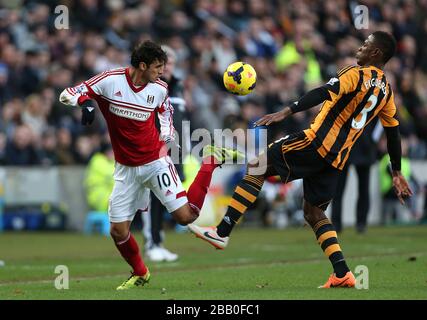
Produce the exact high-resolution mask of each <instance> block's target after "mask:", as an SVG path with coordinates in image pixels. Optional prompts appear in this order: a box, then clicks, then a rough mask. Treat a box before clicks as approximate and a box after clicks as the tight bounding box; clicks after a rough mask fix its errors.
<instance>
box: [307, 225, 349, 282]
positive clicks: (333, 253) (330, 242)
mask: <svg viewBox="0 0 427 320" xmlns="http://www.w3.org/2000/svg"><path fill="white" fill-rule="evenodd" d="M313 231H314V233H315V234H316V238H317V242H318V243H319V244H320V246H321V248H322V250H323V251H324V252H325V254H326V256H327V257H328V258H329V261H331V263H332V267H333V268H334V272H335V274H336V276H337V277H338V278H342V277H343V276H345V274H346V273H347V272H348V271H350V269H349V268H348V266H347V263H346V262H345V259H344V255H343V254H342V251H341V247H340V245H339V244H338V238H337V233H336V232H335V230H334V227H333V225H332V224H331V222H330V221H329V219H327V218H326V219H322V220H320V221H318V222H317V223H316V224H315V225H314V226H313Z"/></svg>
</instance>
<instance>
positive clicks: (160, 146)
mask: <svg viewBox="0 0 427 320" xmlns="http://www.w3.org/2000/svg"><path fill="white" fill-rule="evenodd" d="M166 62H167V56H166V53H165V52H164V51H163V50H162V49H161V47H160V46H159V45H157V44H156V43H154V42H152V41H144V42H143V43H141V44H139V45H138V46H137V47H136V48H135V49H134V50H133V52H132V56H131V66H129V67H127V68H120V69H114V70H110V71H106V72H103V73H101V74H99V75H97V76H94V77H92V78H91V79H89V80H87V81H84V82H83V83H81V84H80V85H78V86H76V87H72V88H66V89H65V90H64V91H63V92H62V93H61V95H60V98H59V99H60V101H61V102H62V103H64V104H67V105H71V106H80V107H82V108H83V118H82V123H83V124H88V123H89V124H90V123H91V122H92V121H93V117H94V116H93V115H94V108H95V105H96V104H95V101H96V102H97V104H98V107H99V109H100V110H101V112H102V114H103V116H104V118H105V120H106V123H107V127H108V131H109V134H110V137H111V144H112V147H113V151H114V157H115V160H116V166H115V171H114V180H115V183H114V188H113V192H112V194H111V196H110V203H109V208H108V215H109V218H110V222H111V229H110V233H111V236H112V238H113V240H114V242H115V245H116V247H117V249H118V250H119V251H120V253H121V255H122V256H123V258H124V259H125V260H126V261H127V262H128V264H129V265H130V266H131V267H132V268H133V271H132V274H131V276H130V277H129V279H127V280H126V281H125V282H123V284H122V285H120V286H119V287H118V288H117V290H124V289H130V288H134V287H138V286H143V285H144V284H145V283H147V282H148V281H149V279H150V272H149V270H148V268H147V267H146V266H145V264H144V262H143V260H142V258H141V255H140V251H139V247H138V244H137V242H136V241H135V239H134V237H133V236H132V234H131V233H130V224H131V222H132V220H133V218H134V216H135V212H136V211H137V209H139V208H146V207H147V206H148V201H149V193H150V192H149V191H150V189H151V190H152V191H153V193H154V194H155V195H156V196H157V197H158V198H159V200H160V201H161V202H162V203H163V205H164V206H165V207H166V208H167V210H168V211H169V212H170V213H171V214H172V215H173V217H174V219H175V220H176V221H177V222H178V223H180V224H182V225H187V224H189V223H192V222H193V221H194V220H196V219H197V217H198V216H199V211H200V209H201V208H202V205H203V202H204V199H205V196H206V193H207V190H208V187H209V184H210V181H211V178H212V173H213V171H214V170H215V168H216V167H218V166H219V165H221V164H222V163H224V162H226V161H227V162H229V161H230V162H231V161H234V160H237V158H238V157H240V156H241V155H240V154H239V153H238V152H237V151H233V150H228V149H224V148H218V147H215V146H206V147H205V148H204V149H203V156H204V158H203V163H202V166H201V168H200V170H199V172H198V174H197V176H196V178H195V179H194V182H193V183H192V185H191V186H190V188H189V190H188V193H186V192H185V190H184V189H183V187H182V184H181V181H180V179H179V176H178V175H177V173H176V170H175V167H174V165H173V163H172V160H171V159H170V157H169V156H168V154H167V152H168V147H167V144H170V143H173V142H174V141H175V134H174V127H173V121H172V114H173V108H172V106H171V104H170V102H169V98H168V87H167V84H166V83H165V82H163V81H161V80H160V79H159V78H160V76H161V75H162V72H163V69H164V66H165V63H166ZM156 113H157V114H158V116H159V120H160V126H161V130H160V137H159V132H158V130H157V129H156V127H155V121H154V117H155V115H156Z"/></svg>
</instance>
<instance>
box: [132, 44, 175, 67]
mask: <svg viewBox="0 0 427 320" xmlns="http://www.w3.org/2000/svg"><path fill="white" fill-rule="evenodd" d="M155 60H159V61H160V62H163V63H166V62H167V61H168V57H167V55H166V52H164V51H163V50H162V48H161V47H160V46H159V45H158V44H157V43H155V42H153V41H150V40H146V41H144V42H142V43H140V44H138V45H137V46H136V47H135V49H133V51H132V56H131V58H130V63H131V65H132V66H133V67H135V68H138V67H139V64H140V63H141V62H144V63H145V64H146V65H147V66H149V65H150V64H152V63H153V62H154V61H155Z"/></svg>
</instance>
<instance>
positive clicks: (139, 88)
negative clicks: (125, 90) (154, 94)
mask: <svg viewBox="0 0 427 320" xmlns="http://www.w3.org/2000/svg"><path fill="white" fill-rule="evenodd" d="M129 69H130V68H126V70H125V75H126V80H127V81H128V84H129V87H131V88H132V90H133V92H140V91H141V90H142V89H144V88H145V87H146V86H147V84H143V85H142V86H140V87H135V85H134V84H133V82H132V78H131V77H130V73H129Z"/></svg>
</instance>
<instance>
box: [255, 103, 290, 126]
mask: <svg viewBox="0 0 427 320" xmlns="http://www.w3.org/2000/svg"><path fill="white" fill-rule="evenodd" d="M291 113H292V112H291V109H290V108H289V107H286V108H284V109H283V110H280V111H279V112H275V113H270V114H266V115H265V116H263V117H262V118H261V119H259V120H258V121H255V123H254V127H260V126H268V125H270V124H272V123H275V122H280V121H282V120H284V119H285V118H287V117H288V116H289V115H290V114H291Z"/></svg>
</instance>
